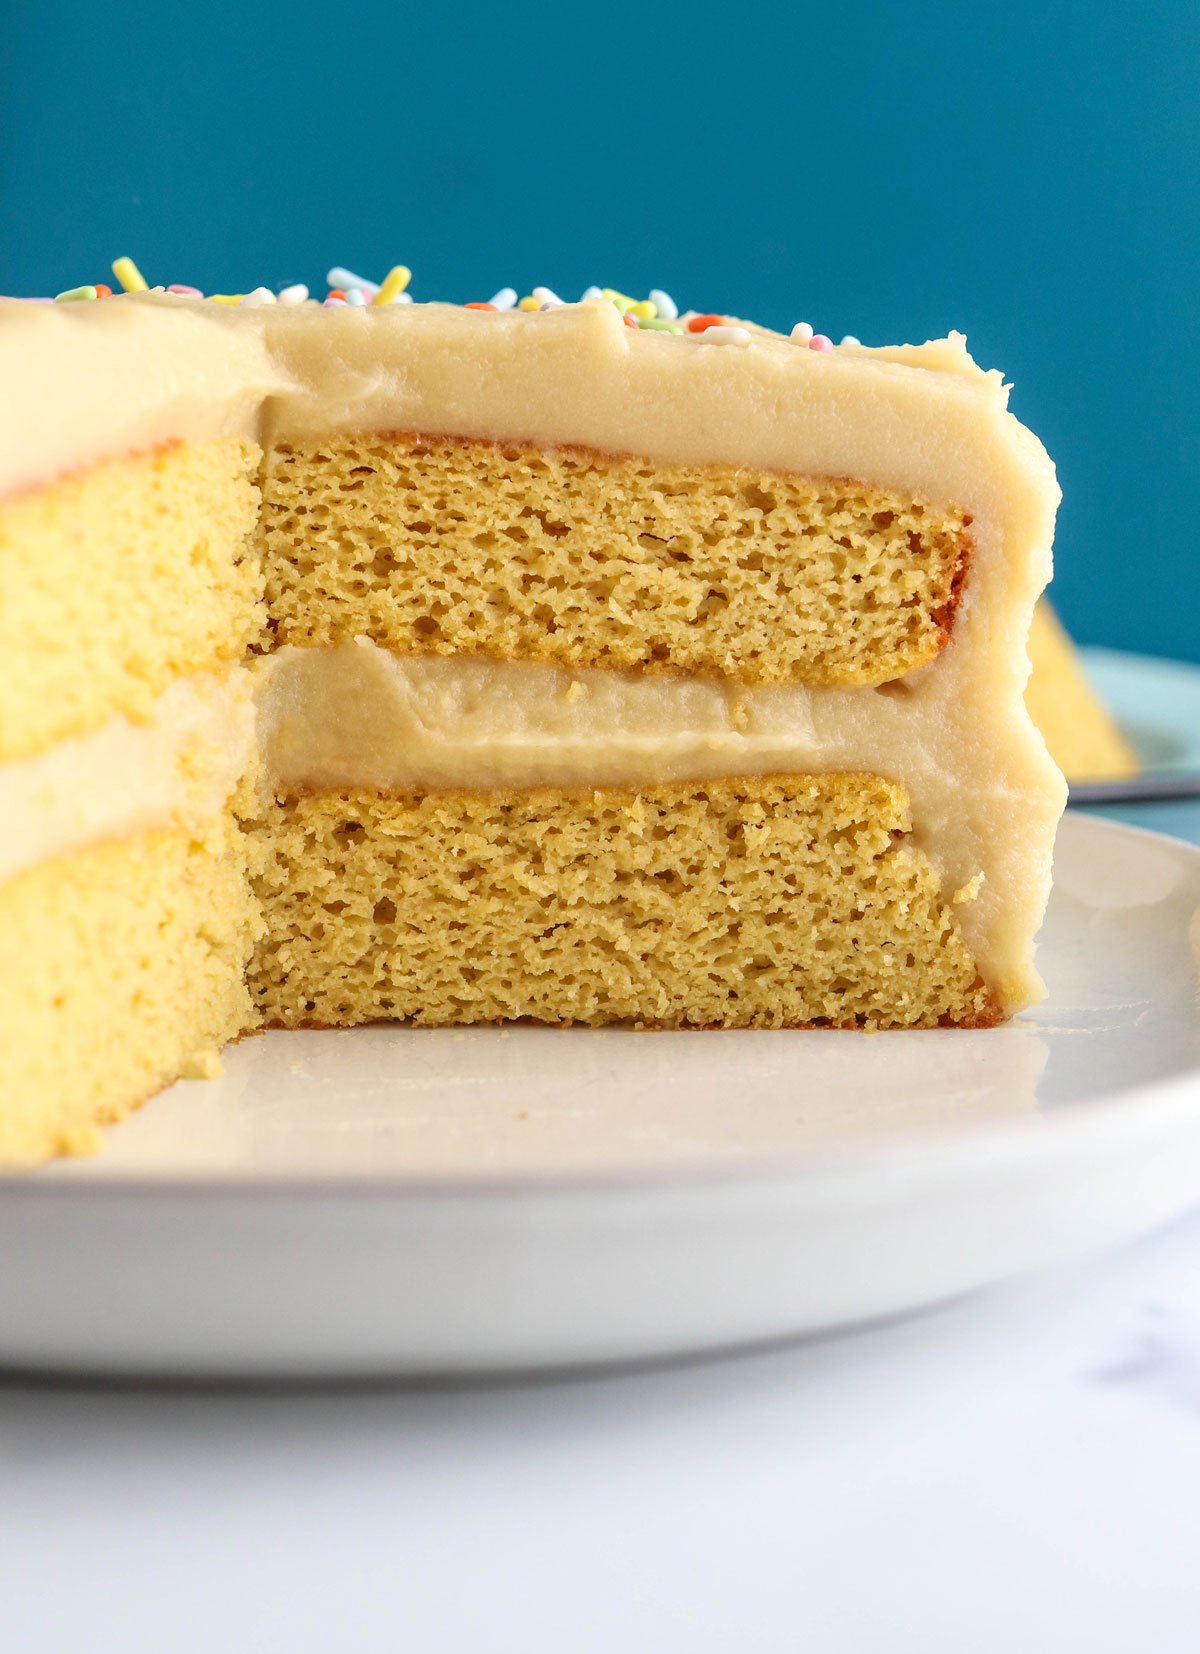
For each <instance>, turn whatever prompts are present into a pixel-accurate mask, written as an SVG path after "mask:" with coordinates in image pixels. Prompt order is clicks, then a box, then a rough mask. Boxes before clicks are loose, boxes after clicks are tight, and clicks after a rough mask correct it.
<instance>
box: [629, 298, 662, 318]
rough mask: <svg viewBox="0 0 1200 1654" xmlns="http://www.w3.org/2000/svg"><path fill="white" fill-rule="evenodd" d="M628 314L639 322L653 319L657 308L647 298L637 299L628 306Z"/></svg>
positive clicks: (656, 313)
mask: <svg viewBox="0 0 1200 1654" xmlns="http://www.w3.org/2000/svg"><path fill="white" fill-rule="evenodd" d="M629 314H630V315H631V316H636V317H637V319H638V321H639V322H648V321H653V319H654V317H655V316H657V315H658V310H657V308H656V307H655V306H654V305H653V304H651V302H650V300H649V299H639V300H638V301H637V303H636V304H631V305H630V306H629Z"/></svg>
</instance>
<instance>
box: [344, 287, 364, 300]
mask: <svg viewBox="0 0 1200 1654" xmlns="http://www.w3.org/2000/svg"><path fill="white" fill-rule="evenodd" d="M366 302H367V298H366V294H365V293H364V292H363V290H362V288H361V287H347V289H346V303H347V304H366Z"/></svg>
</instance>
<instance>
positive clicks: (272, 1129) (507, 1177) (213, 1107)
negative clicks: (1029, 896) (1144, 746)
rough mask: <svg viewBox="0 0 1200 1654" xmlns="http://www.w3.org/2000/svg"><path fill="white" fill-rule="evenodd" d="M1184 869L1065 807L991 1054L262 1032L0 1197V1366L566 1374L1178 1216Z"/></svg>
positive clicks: (1185, 849) (1186, 1008)
mask: <svg viewBox="0 0 1200 1654" xmlns="http://www.w3.org/2000/svg"><path fill="white" fill-rule="evenodd" d="M1198 911H1200V851H1197V850H1194V849H1192V848H1190V847H1189V846H1187V845H1184V844H1181V843H1178V842H1176V841H1174V840H1170V839H1165V838H1158V837H1155V836H1153V835H1150V834H1146V833H1141V832H1138V831H1136V830H1135V829H1133V828H1127V827H1119V826H1115V825H1113V824H1111V823H1108V822H1103V821H1096V820H1091V819H1088V818H1086V817H1071V816H1068V818H1067V820H1066V822H1065V824H1064V826H1063V829H1062V833H1061V837H1060V840H1059V850H1058V860H1057V878H1056V887H1055V894H1054V898H1053V901H1052V903H1051V907H1050V913H1049V917H1048V920H1047V925H1046V930H1045V933H1044V941H1043V945H1042V952H1041V960H1042V965H1043V969H1044V971H1045V974H1046V977H1047V979H1048V982H1049V985H1050V998H1049V999H1048V1001H1047V1002H1046V1004H1045V1005H1044V1006H1043V1007H1042V1008H1040V1009H1039V1010H1038V1011H1037V1012H1035V1013H1033V1014H1032V1015H1028V1016H1025V1017H1022V1018H1021V1019H1020V1020H1019V1021H1017V1022H1015V1023H1013V1024H1012V1025H1010V1026H1008V1027H1006V1028H1001V1029H995V1030H991V1031H987V1032H981V1033H960V1032H955V1031H946V1032H937V1033H911V1034H876V1035H862V1034H852V1033H850V1034H846V1033H821V1032H813V1033H683V1034H636V1033H632V1032H626V1031H623V1030H606V1031H603V1032H589V1031H584V1030H570V1031H560V1030H553V1029H540V1028H523V1027H522V1028H512V1029H491V1028H489V1029H478V1030H471V1031H466V1032H463V1031H458V1032H451V1031H435V1030H420V1029H403V1028H368V1029H357V1030H354V1031H351V1032H346V1033H294V1034H282V1033H280V1034H268V1035H266V1036H264V1037H263V1038H260V1039H254V1040H248V1041H246V1042H245V1043H243V1044H242V1045H240V1046H239V1047H237V1048H236V1049H235V1050H233V1051H231V1052H229V1053H228V1054H227V1056H226V1073H225V1077H224V1078H223V1079H221V1080H219V1081H215V1082H213V1081H207V1082H202V1081H193V1082H186V1083H181V1084H179V1085H177V1086H175V1087H173V1088H172V1089H171V1090H170V1091H169V1092H166V1093H164V1094H163V1095H162V1096H160V1097H158V1098H157V1099H155V1100H154V1101H153V1102H152V1103H151V1104H149V1105H148V1106H147V1107H146V1108H145V1109H144V1110H143V1111H142V1112H141V1113H140V1114H138V1115H137V1116H136V1117H135V1118H134V1119H132V1120H131V1121H129V1122H128V1123H127V1124H126V1125H124V1126H121V1127H120V1128H118V1129H117V1130H116V1131H114V1132H113V1133H112V1134H111V1136H110V1138H109V1141H108V1146H107V1148H106V1150H105V1152H104V1153H103V1154H101V1155H100V1156H98V1157H96V1158H95V1159H92V1160H88V1161H80V1162H75V1163H71V1164H61V1165H57V1166H54V1167H52V1168H50V1169H48V1170H47V1171H44V1172H41V1173H38V1174H36V1175H34V1176H26V1177H23V1178H7V1179H3V1180H0V1259H3V1266H2V1267H0V1364H3V1365H7V1366H10V1367H18V1368H26V1369H59V1370H69V1371H83V1372H90V1373H128V1374H163V1375H208V1374H225V1375H284V1376H288V1377H311V1376H320V1375H383V1374H429V1373H479V1372H495V1371H513V1370H532V1369H538V1368H546V1367H571V1366H580V1365H590V1364H594V1363H602V1362H619V1361H629V1360H636V1359H644V1358H651V1357H661V1356H669V1355H675V1354H681V1353H684V1352H695V1351H702V1350H716V1349H722V1348H730V1347H734V1346H739V1345H745V1344H752V1343H755V1342H758V1341H760V1340H771V1339H778V1338H782V1337H788V1336H792V1335H796V1334H801V1333H812V1332H816V1331H823V1330H828V1329H832V1328H836V1327H842V1326H846V1325H848V1324H851V1323H854V1322H861V1321H864V1320H866V1319H869V1318H872V1317H876V1316H884V1315H890V1314H895V1313H898V1312H902V1311H909V1310H915V1309H918V1308H920V1307H922V1306H926V1305H931V1304H934V1303H936V1302H939V1301H941V1300H944V1299H947V1298H951V1297H953V1296H955V1295H957V1294H960V1293H965V1292H969V1291H972V1290H975V1289H977V1288H980V1287H984V1286H986V1285H988V1284H989V1283H992V1282H996V1281H1000V1280H1003V1279H1005V1278H1008V1277H1013V1276H1016V1275H1019V1274H1021V1273H1023V1272H1026V1271H1030V1270H1034V1269H1037V1268H1040V1267H1043V1266H1046V1265H1049V1264H1054V1263H1059V1262H1063V1261H1066V1260H1068V1259H1073V1258H1077V1257H1079V1256H1081V1255H1083V1254H1085V1253H1087V1252H1089V1251H1091V1250H1092V1249H1095V1248H1097V1247H1102V1246H1105V1245H1108V1244H1109V1243H1111V1242H1114V1241H1118V1240H1120V1239H1121V1238H1123V1237H1125V1236H1129V1235H1132V1234H1134V1233H1135V1232H1137V1231H1139V1230H1143V1229H1145V1228H1147V1227H1149V1226H1151V1225H1154V1224H1157V1223H1160V1222H1162V1221H1163V1220H1165V1219H1167V1218H1169V1217H1171V1216H1172V1215H1173V1214H1175V1213H1177V1212H1179V1211H1180V1210H1182V1209H1183V1208H1185V1207H1186V1206H1188V1205H1189V1204H1190V1203H1192V1202H1194V1201H1197V1200H1200V1073H1198V1068H1197V1064H1198V1061H1200V1012H1198V1011H1197V954H1196V948H1197V941H1198V939H1200V924H1198V919H1197V914H1198Z"/></svg>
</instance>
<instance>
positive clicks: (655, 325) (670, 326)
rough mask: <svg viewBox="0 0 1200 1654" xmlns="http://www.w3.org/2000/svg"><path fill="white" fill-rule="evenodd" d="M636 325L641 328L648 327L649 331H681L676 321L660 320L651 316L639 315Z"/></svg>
mask: <svg viewBox="0 0 1200 1654" xmlns="http://www.w3.org/2000/svg"><path fill="white" fill-rule="evenodd" d="M638 326H639V327H642V328H649V329H650V331H651V333H682V332H683V329H682V328H681V327H680V325H679V323H678V322H660V321H658V320H656V319H655V318H654V317H652V316H643V317H641V318H640V319H639V321H638Z"/></svg>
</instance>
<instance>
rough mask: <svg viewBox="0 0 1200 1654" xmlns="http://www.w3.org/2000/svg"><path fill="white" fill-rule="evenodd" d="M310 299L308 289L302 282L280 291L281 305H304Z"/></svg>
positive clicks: (282, 288)
mask: <svg viewBox="0 0 1200 1654" xmlns="http://www.w3.org/2000/svg"><path fill="white" fill-rule="evenodd" d="M307 297H308V288H307V287H305V285H304V283H303V282H302V281H298V282H295V283H294V284H293V285H292V286H291V287H281V288H280V289H279V302H280V304H303V303H304V301H305V299H307Z"/></svg>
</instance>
